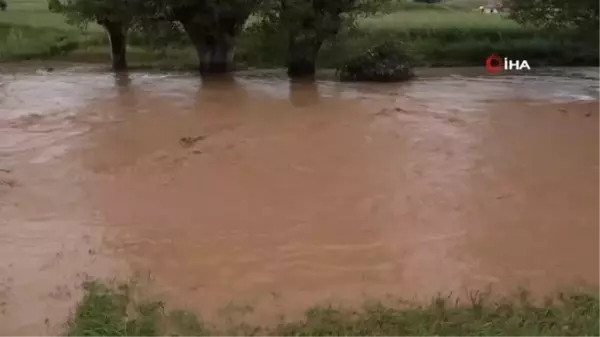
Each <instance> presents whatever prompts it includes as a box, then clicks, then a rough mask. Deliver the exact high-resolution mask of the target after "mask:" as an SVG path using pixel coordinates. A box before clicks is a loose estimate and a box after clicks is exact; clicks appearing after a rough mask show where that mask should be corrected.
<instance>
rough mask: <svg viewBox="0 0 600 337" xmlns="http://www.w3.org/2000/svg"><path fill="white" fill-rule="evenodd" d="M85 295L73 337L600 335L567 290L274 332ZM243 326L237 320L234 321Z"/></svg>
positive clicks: (129, 290) (362, 315)
mask: <svg viewBox="0 0 600 337" xmlns="http://www.w3.org/2000/svg"><path fill="white" fill-rule="evenodd" d="M84 289H85V296H84V298H83V299H82V300H81V302H80V303H79V304H78V306H77V308H76V311H75V313H74V314H73V316H72V317H71V319H70V320H69V322H68V325H67V331H66V333H67V335H70V336H142V335H144V336H156V335H230V334H232V333H233V334H241V335H273V336H282V335H285V336H288V335H294V336H318V335H336V336H340V335H347V336H365V335H366V336H372V335H505V336H506V335H513V336H514V335H521V336H523V335H529V336H532V335H538V336H541V335H546V336H548V335H553V336H556V335H561V336H576V335H588V336H598V335H599V328H600V327H599V316H600V312H599V299H598V295H596V294H593V293H588V292H572V293H559V294H558V295H557V296H556V297H555V298H554V299H553V300H552V301H550V300H548V301H546V302H545V303H544V304H543V305H534V304H532V303H531V302H530V301H529V300H527V299H526V298H520V299H517V298H509V299H505V300H502V301H495V302H493V301H491V300H488V299H486V298H485V297H483V296H478V297H475V298H473V299H472V301H471V302H470V303H469V304H468V305H464V306H463V305H456V304H455V302H451V301H449V300H448V299H445V298H441V297H440V298H438V299H436V300H435V301H433V302H432V304H430V305H427V306H405V307H403V308H394V307H390V306H386V305H383V304H381V303H376V304H370V305H366V306H364V307H363V308H361V309H358V310H351V309H337V308H333V307H315V308H312V309H310V310H308V311H307V313H306V316H305V318H304V319H302V320H299V321H292V322H282V323H281V324H279V325H276V326H273V327H261V326H255V327H253V326H248V325H247V324H244V325H241V324H240V325H239V326H235V327H231V326H229V327H225V328H215V327H211V326H209V325H206V324H203V323H202V322H201V321H200V320H198V319H197V317H196V316H194V315H193V314H191V313H189V312H186V311H171V312H166V311H165V309H164V306H163V303H162V302H160V301H148V300H145V301H136V299H135V296H134V295H133V294H134V291H133V289H134V288H133V287H132V286H130V285H124V284H121V285H110V284H105V283H101V282H98V281H92V282H88V283H86V284H85V288H84ZM230 324H235V323H230Z"/></svg>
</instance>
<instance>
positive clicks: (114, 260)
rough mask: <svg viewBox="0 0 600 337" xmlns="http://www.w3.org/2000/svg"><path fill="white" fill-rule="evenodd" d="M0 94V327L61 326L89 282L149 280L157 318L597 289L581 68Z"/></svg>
mask: <svg viewBox="0 0 600 337" xmlns="http://www.w3.org/2000/svg"><path fill="white" fill-rule="evenodd" d="M0 83H1V84H0V310H1V311H2V314H1V315H0V334H47V333H59V332H60V331H61V326H60V324H61V323H62V322H63V321H64V320H65V317H66V315H67V314H68V310H69V309H72V308H73V305H74V302H75V301H76V300H77V298H78V296H79V295H80V291H79V290H78V288H77V285H78V284H79V283H80V282H81V281H82V280H84V279H85V277H86V275H92V276H96V277H128V276H130V275H131V274H132V273H134V272H150V273H151V275H152V278H153V280H154V281H153V286H154V288H155V289H156V291H158V292H159V293H160V294H161V295H162V296H164V297H165V298H166V299H167V300H168V302H169V303H172V304H173V305H175V306H183V307H189V308H192V309H194V310H197V311H198V312H201V313H203V314H204V315H206V316H208V317H214V316H216V315H217V313H218V312H219V310H220V309H221V308H223V307H226V306H227V305H228V304H230V302H231V301H234V302H235V304H237V305H251V306H253V307H254V308H255V312H254V314H255V316H254V319H256V320H257V322H258V321H265V322H266V321H268V320H269V319H270V318H272V317H274V316H275V315H277V314H281V313H287V314H291V315H293V314H295V313H298V312H299V311H300V310H302V309H304V308H306V307H307V306H309V305H312V304H316V303H320V302H323V301H329V300H331V301H340V302H346V303H347V302H350V303H356V302H358V301H361V300H363V299H364V298H367V297H379V296H384V295H386V294H390V295H393V296H401V297H408V298H413V297H417V298H421V299H426V298H429V297H430V296H433V295H435V294H436V293H437V292H454V293H456V294H457V295H458V296H460V295H462V294H465V293H466V291H467V290H473V289H485V288H486V287H488V286H490V285H491V286H492V287H493V289H495V291H496V292H498V293H505V292H510V291H513V290H515V289H516V288H517V287H519V286H526V287H529V288H530V289H532V290H533V291H534V292H535V293H538V294H545V293H548V292H551V291H553V290H555V289H556V288H557V287H560V286H575V285H592V286H597V285H598V272H599V270H598V264H599V261H598V240H599V233H598V222H599V221H598V220H599V219H598V212H599V209H598V204H599V200H598V184H599V178H598V155H599V146H598V122H599V121H598V81H597V69H591V70H585V69H584V70H575V71H570V72H562V73H560V74H553V75H552V74H546V75H540V76H514V77H485V76H469V77H463V76H459V74H453V71H449V72H448V74H444V75H438V76H425V77H424V78H422V79H421V80H417V81H415V82H412V83H410V84H402V85H366V84H352V85H351V84H340V83H335V82H328V81H320V82H319V83H318V84H316V85H310V84H293V85H290V84H289V83H288V82H287V81H285V80H282V79H278V78H276V77H275V78H273V77H263V78H260V77H257V76H252V75H240V76H238V77H237V78H236V79H235V80H234V81H233V82H226V83H225V82H223V83H208V84H204V85H203V84H202V83H201V81H200V80H199V79H197V78H195V77H193V76H187V75H183V74H179V75H178V74H151V73H146V74H142V73H136V74H131V75H130V76H129V77H124V76H121V77H117V78H115V77H114V76H113V75H108V74H102V73H98V72H93V71H89V70H86V69H69V70H64V71H57V72H54V73H50V74H38V73H34V72H27V71H21V72H19V73H17V74H11V75H0ZM186 137H187V138H186ZM182 138H183V139H182Z"/></svg>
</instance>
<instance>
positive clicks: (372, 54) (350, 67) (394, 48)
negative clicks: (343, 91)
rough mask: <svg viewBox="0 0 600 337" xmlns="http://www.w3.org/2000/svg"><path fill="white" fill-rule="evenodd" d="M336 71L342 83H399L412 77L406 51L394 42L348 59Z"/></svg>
mask: <svg viewBox="0 0 600 337" xmlns="http://www.w3.org/2000/svg"><path fill="white" fill-rule="evenodd" d="M337 71H338V74H339V76H340V79H341V80H342V81H373V82H400V81H406V80H409V79H411V78H412V77H413V76H414V72H413V68H412V66H411V62H410V57H409V55H408V53H407V52H406V49H405V48H404V46H403V45H402V44H400V43H394V42H384V43H381V44H378V45H375V46H373V47H371V48H369V49H367V50H366V51H365V52H363V53H360V54H358V55H356V56H354V57H350V58H349V59H347V60H346V61H345V62H343V63H342V65H341V66H339V67H338V68H337Z"/></svg>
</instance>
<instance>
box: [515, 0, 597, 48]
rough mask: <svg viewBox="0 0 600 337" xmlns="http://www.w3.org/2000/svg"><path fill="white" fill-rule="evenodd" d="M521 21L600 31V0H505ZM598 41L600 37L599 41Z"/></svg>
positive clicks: (561, 28) (586, 30)
mask: <svg viewBox="0 0 600 337" xmlns="http://www.w3.org/2000/svg"><path fill="white" fill-rule="evenodd" d="M505 2H507V4H508V6H509V8H510V12H511V13H510V16H511V17H512V18H513V19H514V20H516V21H517V22H519V23H522V24H530V25H533V26H537V27H541V28H546V29H555V30H570V29H576V30H579V31H580V32H582V33H585V34H586V35H587V36H594V37H597V36H598V35H597V34H598V8H599V3H598V0H505ZM596 43H597V41H596Z"/></svg>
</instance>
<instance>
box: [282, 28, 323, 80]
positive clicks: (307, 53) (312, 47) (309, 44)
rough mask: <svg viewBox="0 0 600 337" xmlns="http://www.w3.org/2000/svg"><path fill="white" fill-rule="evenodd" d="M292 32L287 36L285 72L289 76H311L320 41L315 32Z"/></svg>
mask: <svg viewBox="0 0 600 337" xmlns="http://www.w3.org/2000/svg"><path fill="white" fill-rule="evenodd" d="M310 35H311V34H307V33H306V32H301V33H299V34H297V33H294V32H292V33H291V34H290V38H289V47H288V48H289V50H288V64H287V74H288V76H289V77H290V78H312V77H314V76H315V72H316V62H317V55H318V53H319V49H320V48H321V44H322V41H320V40H319V39H318V38H317V37H315V35H316V34H314V35H312V36H310Z"/></svg>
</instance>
